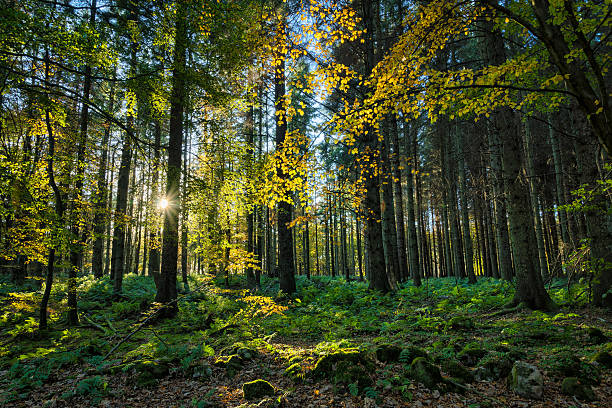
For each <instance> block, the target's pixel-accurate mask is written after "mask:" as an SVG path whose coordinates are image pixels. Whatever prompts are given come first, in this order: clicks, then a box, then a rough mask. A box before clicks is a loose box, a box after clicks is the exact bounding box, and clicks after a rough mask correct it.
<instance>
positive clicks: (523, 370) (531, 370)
mask: <svg viewBox="0 0 612 408" xmlns="http://www.w3.org/2000/svg"><path fill="white" fill-rule="evenodd" d="M508 385H509V387H510V388H511V389H512V390H513V391H514V392H516V393H517V394H518V395H520V396H522V397H526V398H532V399H541V398H542V393H543V392H544V378H543V377H542V373H541V372H540V370H538V368H537V367H536V366H534V365H531V364H528V363H526V362H524V361H517V362H515V363H514V365H513V366H512V371H511V372H510V376H509V377H508Z"/></svg>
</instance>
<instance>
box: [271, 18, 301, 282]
mask: <svg viewBox="0 0 612 408" xmlns="http://www.w3.org/2000/svg"><path fill="white" fill-rule="evenodd" d="M286 24H287V23H286V17H285V16H283V20H282V21H281V22H280V25H281V27H280V36H281V40H282V41H283V42H284V41H285V40H286V29H287V28H286ZM282 45H283V44H279V46H281V47H280V48H283V47H282ZM276 59H277V60H278V61H279V65H278V66H276V70H275V75H274V108H275V110H276V114H275V118H276V150H277V151H281V150H282V149H284V143H285V138H286V136H287V118H286V117H285V115H284V112H285V111H286V108H287V106H286V105H287V103H286V100H285V55H284V53H283V52H282V51H280V50H279V51H277V55H276ZM281 113H282V114H281ZM276 173H277V176H278V177H279V178H280V179H281V180H286V179H288V178H289V175H288V174H286V173H285V172H284V171H283V169H282V168H281V166H278V167H277V169H276ZM277 208H278V215H277V229H278V272H279V284H280V290H281V291H283V292H284V293H287V294H292V293H295V292H296V286H295V267H294V260H293V234H292V233H291V229H289V223H290V222H291V213H292V210H293V205H292V204H291V203H290V202H289V201H281V202H280V203H278V207H277Z"/></svg>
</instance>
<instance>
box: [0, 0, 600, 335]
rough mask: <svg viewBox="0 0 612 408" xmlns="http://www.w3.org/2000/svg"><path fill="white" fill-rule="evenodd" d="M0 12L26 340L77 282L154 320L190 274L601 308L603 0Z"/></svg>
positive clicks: (74, 314) (17, 7)
mask: <svg viewBox="0 0 612 408" xmlns="http://www.w3.org/2000/svg"><path fill="white" fill-rule="evenodd" d="M2 3H3V11H2V17H3V18H2V22H1V23H0V27H1V29H2V33H3V34H2V42H1V43H0V80H1V84H2V85H1V92H0V105H1V106H2V108H1V111H0V115H1V116H0V146H1V150H0V183H1V186H2V188H1V192H0V241H1V242H2V245H1V248H0V268H1V271H2V273H5V274H10V275H11V276H12V278H13V279H14V280H15V281H18V282H22V281H24V280H25V279H26V278H28V279H30V278H32V279H36V281H37V282H42V280H44V295H43V298H42V305H41V314H40V326H41V327H46V316H47V302H48V297H49V293H50V289H51V286H52V284H53V282H54V279H56V278H57V277H58V276H59V277H61V278H62V279H64V278H65V279H66V282H67V286H66V288H67V294H66V295H67V301H68V307H69V315H68V320H69V323H70V324H71V325H76V324H78V321H79V314H78V310H77V297H78V293H77V280H78V279H79V277H82V276H83V275H86V274H93V275H94V276H95V277H96V278H103V277H105V276H108V277H109V278H110V280H111V282H112V283H113V288H114V294H115V296H116V297H117V298H120V297H121V296H122V280H123V277H124V275H125V274H127V273H135V274H142V275H148V276H151V277H153V279H154V280H155V283H156V286H157V296H156V301H157V302H159V303H161V304H165V305H166V308H165V309H164V310H165V311H164V313H165V314H167V315H169V316H171V315H173V314H175V313H176V312H177V307H176V302H175V300H176V299H177V296H178V292H179V291H180V290H189V288H188V284H187V282H188V281H187V274H188V273H198V274H203V273H209V274H223V275H224V276H226V282H227V283H228V284H229V278H230V276H231V275H232V274H235V273H245V274H246V276H247V283H248V286H249V287H250V288H251V289H256V288H258V287H259V286H260V276H261V274H262V273H264V274H267V275H270V276H276V277H278V278H279V286H280V289H281V290H282V291H283V292H286V293H288V294H292V293H294V292H296V290H297V288H296V284H295V279H294V277H295V275H296V274H304V275H307V276H308V277H310V276H311V275H331V276H339V277H344V278H345V279H346V280H347V281H348V280H352V279H359V280H368V281H369V284H370V288H371V289H375V290H380V291H383V292H387V291H393V290H395V289H396V288H397V287H398V285H399V284H401V283H402V282H406V281H409V280H412V281H413V282H414V284H415V285H417V286H419V285H421V282H422V281H423V280H424V279H428V278H434V277H445V276H447V277H449V276H452V277H456V278H457V279H463V278H465V279H467V280H468V281H469V282H476V279H478V278H479V277H495V278H501V279H505V280H513V281H515V283H516V289H517V290H516V296H515V300H514V304H515V305H518V304H521V303H522V304H526V305H527V306H529V307H531V308H535V309H545V310H551V309H554V308H555V305H554V304H553V302H552V301H551V299H550V297H549V296H548V294H547V292H546V288H545V284H546V283H547V282H549V281H550V279H551V278H552V277H555V276H561V275H567V276H568V277H569V278H570V279H577V278H582V277H584V278H586V279H589V280H590V282H592V286H593V293H592V296H593V302H594V304H596V305H598V306H604V305H607V306H609V305H610V304H611V303H610V302H612V296H608V293H609V291H610V286H611V284H612V270H611V265H612V259H611V258H610V257H611V256H612V236H611V235H612V227H611V225H612V220H611V219H610V217H611V212H610V203H611V199H612V197H611V196H610V191H611V185H610V179H611V178H610V172H611V171H612V167H611V166H610V159H609V152H610V147H611V145H612V142H611V140H610V137H611V136H610V129H611V128H612V127H611V126H610V125H609V124H610V115H611V113H610V106H609V95H610V74H609V72H608V64H609V55H610V39H609V34H610V18H609V14H610V5H609V4H608V3H607V2H605V1H577V0H576V1H569V0H568V1H564V2H551V3H549V2H548V1H547V0H538V1H533V2H531V3H529V4H528V3H527V2H524V1H510V2H504V3H503V5H502V4H501V3H498V2H496V1H493V0H477V1H471V2H465V1H450V0H448V1H441V0H439V1H433V2H418V1H390V0H378V1H359V0H356V1H353V2H346V3H344V2H330V1H322V2H314V1H310V2H293V1H288V2H280V1H247V0H244V1H230V2H204V1H202V2H200V1H181V0H177V1H176V2H170V3H169V2H161V1H145V0H138V1H134V0H132V1H112V2H109V3H104V4H101V3H99V2H97V1H96V0H92V1H67V2H57V1H42V0H28V1H11V0H5V1H3V2H2ZM179 272H180V273H179ZM179 281H180V282H182V285H181V284H180V283H178V282H179ZM181 286H182V287H181Z"/></svg>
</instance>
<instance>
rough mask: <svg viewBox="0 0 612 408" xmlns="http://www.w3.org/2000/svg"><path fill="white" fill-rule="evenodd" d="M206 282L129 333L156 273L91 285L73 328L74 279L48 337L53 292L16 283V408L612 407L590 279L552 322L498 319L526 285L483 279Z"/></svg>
mask: <svg viewBox="0 0 612 408" xmlns="http://www.w3.org/2000/svg"><path fill="white" fill-rule="evenodd" d="M190 279H191V280H192V282H191V283H190V288H191V289H192V290H191V292H189V293H181V295H180V296H181V300H180V301H179V309H180V310H179V314H178V316H177V317H176V318H174V319H166V320H158V319H150V320H149V321H148V323H147V324H145V325H142V327H141V329H140V330H139V331H137V332H136V333H135V334H133V335H132V336H131V337H130V338H129V339H128V340H125V339H126V337H127V336H128V334H130V333H132V332H133V331H134V330H135V329H137V328H139V327H140V323H141V322H143V321H144V320H145V319H146V318H147V316H149V315H150V313H151V312H152V311H154V310H155V308H156V307H157V305H155V304H153V303H152V302H153V298H154V294H155V287H154V284H153V281H152V279H150V278H148V277H141V276H134V275H128V276H126V278H125V280H124V292H123V296H122V298H121V300H119V301H117V300H115V301H114V302H113V300H112V288H111V285H110V283H109V282H108V281H107V280H102V281H94V280H93V279H91V278H83V279H82V280H81V281H80V284H79V309H80V320H81V326H80V327H73V328H70V327H67V325H66V320H65V315H66V313H65V312H66V301H65V297H64V296H63V294H64V293H65V289H66V288H65V285H63V284H56V286H55V287H54V291H53V296H52V299H51V303H50V310H51V319H50V329H49V330H48V331H46V332H40V331H38V329H37V315H38V302H39V300H40V296H41V291H40V289H39V288H37V287H36V286H34V285H32V286H30V287H28V286H23V287H15V286H14V285H12V284H10V283H9V282H6V281H2V282H0V406H14V407H30V406H31V407H34V406H36V407H40V406H47V407H64V406H66V407H68V406H70V407H76V406H79V407H80V406H103V407H237V406H242V407H249V406H260V407H261V406H269V407H278V406H286V407H325V406H326V407H368V406H369V407H374V406H379V407H396V406H435V407H437V406H441V407H455V406H465V407H492V406H495V407H510V406H516V407H538V406H540V407H550V406H559V407H572V406H573V407H579V406H583V407H586V406H593V407H595V406H598V407H605V406H610V405H609V401H612V391H611V390H612V387H611V386H612V375H611V371H610V364H609V362H610V356H609V355H606V353H612V343H610V338H612V326H611V324H610V323H611V322H612V314H611V313H610V312H609V311H607V310H603V309H595V308H591V307H589V306H588V305H587V298H588V288H587V287H585V286H583V285H582V284H580V283H578V284H576V285H573V286H571V287H570V288H569V289H570V290H569V293H568V288H567V285H566V284H565V282H563V281H561V280H560V281H554V282H552V283H551V285H550V287H549V288H550V289H549V290H550V293H551V295H552V297H553V298H554V300H555V301H556V302H557V304H558V305H559V306H560V309H559V311H558V312H556V313H553V314H546V313H542V312H537V311H530V310H516V311H513V312H511V313H498V312H499V311H500V310H502V309H503V305H504V304H507V303H508V302H509V300H511V298H512V295H513V288H512V285H511V284H509V283H507V282H502V281H497V280H491V279H480V280H479V281H478V283H477V284H475V285H468V284H467V283H466V282H462V281H456V280H455V279H430V280H428V281H426V282H425V283H424V285H423V286H422V287H420V288H416V287H414V286H412V285H411V284H407V285H403V286H401V287H400V289H399V290H397V291H396V292H395V293H393V294H388V295H381V294H379V293H375V292H372V291H369V290H368V289H367V284H366V283H363V282H350V283H347V282H345V281H343V280H341V279H331V278H327V277H315V278H313V279H311V280H307V279H306V278H304V277H298V294H297V296H296V297H294V298H287V297H285V296H280V295H279V294H278V293H277V288H278V283H277V282H276V281H275V280H274V279H267V278H264V279H263V281H262V289H261V290H259V291H256V292H248V291H246V290H244V289H243V287H244V281H243V280H242V279H241V278H240V277H232V280H231V281H230V287H229V288H228V287H225V286H224V284H223V280H221V279H219V280H216V279H213V278H211V277H202V276H195V277H191V278H190ZM117 345H119V346H118V347H116V346H117ZM115 347H116V349H115V350H114V351H112V350H113V348H115ZM111 351H112V352H111ZM415 359H419V360H417V364H416V365H414V366H413V367H412V368H411V365H413V362H414V361H415ZM517 360H521V361H526V362H528V363H530V364H534V365H535V366H537V367H538V369H539V370H541V372H542V374H543V376H544V392H543V396H542V398H541V399H540V400H532V399H528V398H526V397H522V396H520V395H518V394H516V393H515V392H514V391H513V390H512V389H510V388H509V387H508V385H507V384H506V377H507V376H508V373H509V371H510V370H511V369H512V364H513V363H514V362H515V361H517ZM417 366H418V367H417ZM438 370H439V372H440V374H441V377H438V374H437V372H438ZM427 373H429V375H431V378H429V377H428V378H425V377H423V375H428V374H427ZM566 378H577V379H578V380H577V381H578V383H579V384H580V385H581V386H582V385H584V386H586V387H590V390H592V391H593V394H592V395H591V394H590V393H588V391H587V394H588V395H589V396H594V397H595V398H596V399H595V400H592V401H589V399H592V398H590V397H589V398H586V397H584V396H583V397H582V400H580V399H577V398H576V396H575V395H568V394H567V392H569V391H568V390H570V389H573V388H571V387H569V386H567V384H569V382H566V387H565V388H564V390H565V392H566V393H563V392H562V386H561V385H562V383H563V381H564V379H566ZM258 379H261V380H265V381H267V383H269V385H271V386H272V388H273V395H270V394H272V391H271V389H270V388H269V387H267V386H266V387H264V388H265V389H263V391H262V390H259V389H257V390H256V391H255V392H254V394H253V395H256V397H253V396H252V395H249V399H248V400H247V399H245V395H244V384H245V383H248V382H252V381H255V380H258ZM572 381H573V380H572ZM424 383H426V385H427V386H426V385H424ZM258 384H263V383H258ZM572 384H576V382H574V383H572ZM264 385H265V384H264ZM574 388H575V387H574ZM246 389H247V392H249V391H252V390H251V389H249V386H248V385H247V388H246ZM582 391H584V390H582ZM581 395H582V394H581Z"/></svg>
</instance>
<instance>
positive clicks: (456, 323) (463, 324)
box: [448, 316, 476, 330]
mask: <svg viewBox="0 0 612 408" xmlns="http://www.w3.org/2000/svg"><path fill="white" fill-rule="evenodd" d="M448 327H450V328H451V329H453V330H472V329H474V327H476V325H475V324H474V320H472V319H471V318H470V317H467V316H455V317H453V318H452V319H450V321H449V322H448Z"/></svg>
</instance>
